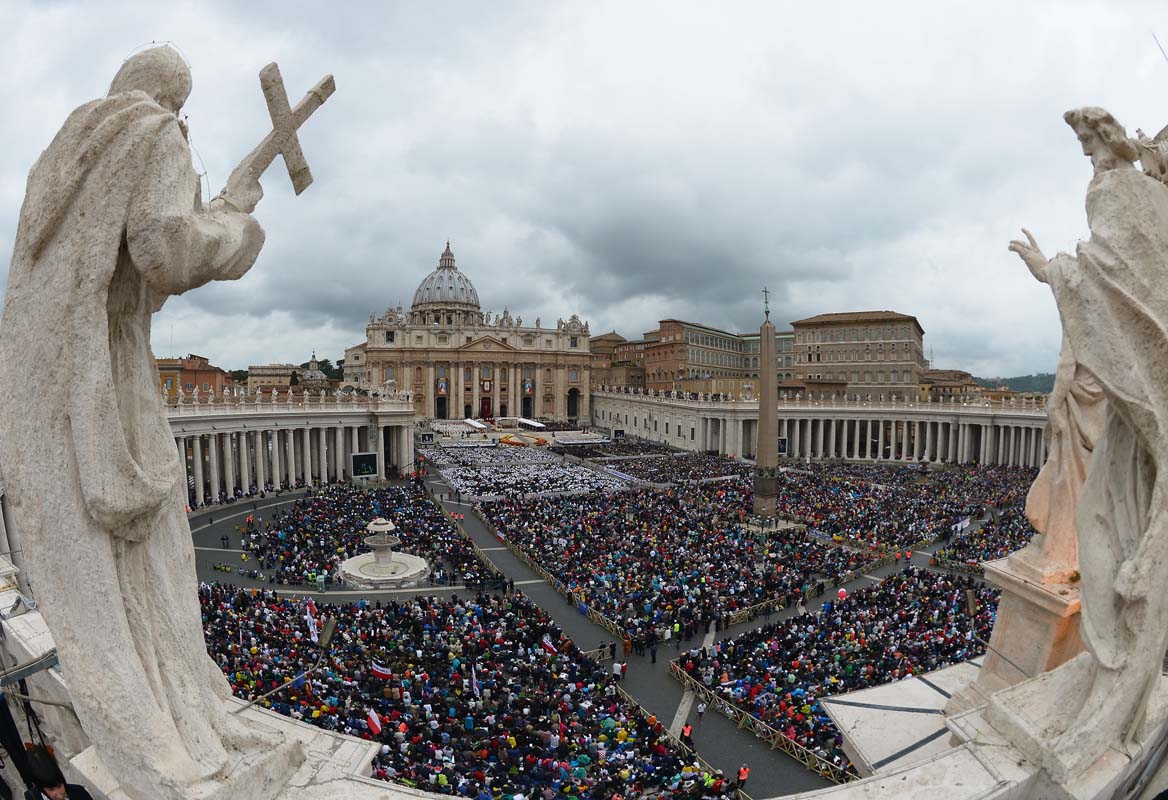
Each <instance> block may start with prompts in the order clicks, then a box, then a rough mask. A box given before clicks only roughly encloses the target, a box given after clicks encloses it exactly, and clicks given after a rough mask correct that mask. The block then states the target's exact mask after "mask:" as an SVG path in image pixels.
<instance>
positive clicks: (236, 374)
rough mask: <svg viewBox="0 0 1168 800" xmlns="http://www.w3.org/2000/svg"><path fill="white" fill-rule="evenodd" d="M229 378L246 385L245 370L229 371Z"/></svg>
mask: <svg viewBox="0 0 1168 800" xmlns="http://www.w3.org/2000/svg"><path fill="white" fill-rule="evenodd" d="M231 377H232V378H234V379H235V382H236V383H247V370H246V369H233V370H231Z"/></svg>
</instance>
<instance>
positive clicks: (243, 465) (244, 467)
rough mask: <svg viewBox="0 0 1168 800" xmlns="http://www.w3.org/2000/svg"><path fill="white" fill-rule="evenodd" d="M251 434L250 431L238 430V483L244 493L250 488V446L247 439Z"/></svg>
mask: <svg viewBox="0 0 1168 800" xmlns="http://www.w3.org/2000/svg"><path fill="white" fill-rule="evenodd" d="M249 436H251V432H250V431H240V433H239V483H240V489H242V490H243V492H244V494H246V493H247V492H248V490H249V489H251V464H250V463H249V461H250V460H251V448H250V447H249V446H248V442H247V439H248V437H249Z"/></svg>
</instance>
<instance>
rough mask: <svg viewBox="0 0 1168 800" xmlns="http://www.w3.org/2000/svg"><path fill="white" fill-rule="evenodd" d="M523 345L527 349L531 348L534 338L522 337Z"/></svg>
mask: <svg viewBox="0 0 1168 800" xmlns="http://www.w3.org/2000/svg"><path fill="white" fill-rule="evenodd" d="M523 344H525V345H526V346H527V347H531V346H532V345H533V344H535V337H534V336H524V337H523Z"/></svg>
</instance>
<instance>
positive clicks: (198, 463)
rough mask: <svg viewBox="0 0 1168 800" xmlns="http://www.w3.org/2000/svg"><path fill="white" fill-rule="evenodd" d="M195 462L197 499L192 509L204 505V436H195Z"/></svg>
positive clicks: (192, 504)
mask: <svg viewBox="0 0 1168 800" xmlns="http://www.w3.org/2000/svg"><path fill="white" fill-rule="evenodd" d="M194 445H195V452H194V460H195V464H194V467H195V499H194V501H193V502H192V503H191V508H198V507H199V506H201V505H202V504H203V436H202V434H198V433H197V434H195V436H194Z"/></svg>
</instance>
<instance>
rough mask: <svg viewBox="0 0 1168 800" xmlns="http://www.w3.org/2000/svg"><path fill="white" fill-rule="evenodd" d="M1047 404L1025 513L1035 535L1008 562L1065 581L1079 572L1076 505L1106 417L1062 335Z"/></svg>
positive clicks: (1098, 393)
mask: <svg viewBox="0 0 1168 800" xmlns="http://www.w3.org/2000/svg"><path fill="white" fill-rule="evenodd" d="M1046 408H1047V430H1046V444H1047V450H1048V453H1047V459H1046V462H1045V463H1044V464H1043V465H1042V469H1041V470H1040V471H1039V473H1038V476H1037V477H1036V478H1035V479H1034V483H1033V485H1031V487H1030V492H1029V494H1028V495H1027V496H1026V516H1027V517H1028V518H1029V520H1030V522H1031V524H1032V525H1033V526H1034V529H1035V530H1036V531H1038V533H1039V535H1037V536H1035V537H1034V540H1033V541H1032V542H1031V543H1030V544H1029V545H1027V546H1026V547H1025V548H1023V549H1022V550H1019V551H1018V552H1017V553H1015V554H1014V555H1013V556H1011V557H1010V560H1011V562H1013V563H1015V564H1025V565H1028V566H1029V567H1030V568H1031V570H1033V572H1034V573H1037V575H1038V576H1040V578H1041V579H1042V580H1043V582H1064V581H1068V580H1070V579H1071V577H1072V575H1073V574H1074V573H1075V572H1078V570H1079V551H1078V538H1077V534H1076V529H1075V508H1076V507H1077V506H1078V504H1079V494H1080V493H1081V491H1082V487H1083V482H1084V481H1085V480H1086V476H1087V463H1088V461H1089V459H1090V458H1091V452H1092V451H1093V450H1094V449H1095V442H1096V441H1098V439H1099V437H1100V435H1101V434H1102V433H1103V427H1104V424H1105V422H1106V417H1107V402H1106V399H1105V398H1104V395H1103V390H1102V389H1101V388H1100V386H1099V383H1098V381H1096V380H1095V378H1094V376H1092V375H1091V373H1089V372H1088V371H1087V370H1086V369H1084V368H1083V367H1081V366H1080V365H1079V364H1078V362H1077V361H1076V360H1075V354H1074V351H1073V350H1072V347H1071V343H1070V341H1069V340H1068V339H1067V337H1066V336H1065V335H1064V336H1063V343H1062V351H1061V352H1060V353H1059V362H1058V368H1057V369H1056V370H1055V380H1054V390H1053V391H1052V392H1051V393H1050V397H1049V398H1048V400H1047V404H1046Z"/></svg>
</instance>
